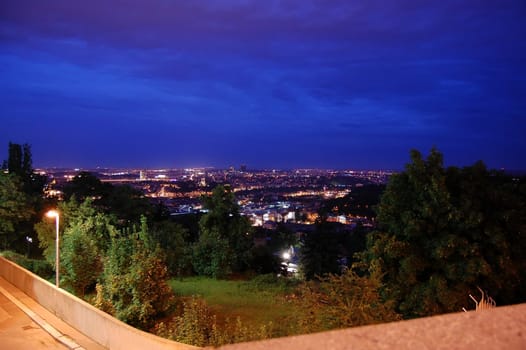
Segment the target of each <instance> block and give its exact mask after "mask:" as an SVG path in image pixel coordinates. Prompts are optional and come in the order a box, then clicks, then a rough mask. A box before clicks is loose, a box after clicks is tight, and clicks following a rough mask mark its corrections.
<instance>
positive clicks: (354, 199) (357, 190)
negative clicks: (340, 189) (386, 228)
mask: <svg viewBox="0 0 526 350" xmlns="http://www.w3.org/2000/svg"><path fill="white" fill-rule="evenodd" d="M384 190H385V185H378V184H367V185H365V186H362V187H354V188H353V190H352V191H351V192H350V193H349V194H347V195H346V196H345V197H343V198H334V199H329V200H327V201H325V202H324V203H323V205H322V207H321V208H320V211H321V212H322V213H333V214H335V215H341V214H344V215H353V216H365V217H368V218H374V217H376V212H375V211H374V207H375V206H376V205H378V203H379V202H380V197H381V195H382V193H383V191H384Z"/></svg>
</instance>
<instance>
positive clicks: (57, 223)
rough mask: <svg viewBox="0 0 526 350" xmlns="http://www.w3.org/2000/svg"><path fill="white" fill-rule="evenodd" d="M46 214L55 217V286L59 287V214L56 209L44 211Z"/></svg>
mask: <svg viewBox="0 0 526 350" xmlns="http://www.w3.org/2000/svg"><path fill="white" fill-rule="evenodd" d="M46 216H47V217H48V218H55V226H56V228H57V237H56V239H55V285H56V286H57V288H58V287H59V283H58V279H59V265H60V261H59V257H60V248H59V235H58V226H59V221H60V219H59V214H58V211H56V210H50V211H48V212H47V213H46Z"/></svg>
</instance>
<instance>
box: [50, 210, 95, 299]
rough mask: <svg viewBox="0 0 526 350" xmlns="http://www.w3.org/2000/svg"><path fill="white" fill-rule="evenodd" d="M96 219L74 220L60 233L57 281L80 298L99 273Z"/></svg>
mask: <svg viewBox="0 0 526 350" xmlns="http://www.w3.org/2000/svg"><path fill="white" fill-rule="evenodd" d="M95 222H97V217H95V218H93V217H90V218H87V219H86V220H84V221H81V220H78V221H76V222H75V223H74V224H72V225H71V226H70V227H68V228H67V229H66V230H65V231H64V235H63V239H62V241H63V244H62V248H61V254H60V259H61V264H62V269H61V271H62V273H61V280H62V282H63V283H64V285H65V286H69V287H71V288H73V290H74V292H75V294H77V295H79V296H81V297H83V296H84V294H85V292H86V291H87V289H88V288H89V287H94V286H95V284H96V282H97V280H98V279H99V277H100V275H101V273H102V253H103V252H102V251H101V250H100V249H99V247H98V245H97V241H98V238H99V237H98V235H97V231H96V227H95V226H96V225H95Z"/></svg>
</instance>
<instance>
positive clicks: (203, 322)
mask: <svg viewBox="0 0 526 350" xmlns="http://www.w3.org/2000/svg"><path fill="white" fill-rule="evenodd" d="M182 308H183V310H182V313H181V315H179V316H175V317H173V318H172V319H171V320H169V321H168V322H166V323H165V322H161V323H159V324H157V326H156V327H155V329H154V332H155V334H157V335H159V336H161V337H165V338H169V339H172V340H175V341H178V342H181V343H185V344H190V345H195V346H201V347H204V346H220V345H225V344H232V343H238V342H245V341H251V340H260V339H268V338H270V337H271V336H272V330H273V325H272V323H271V322H269V323H268V324H266V325H263V326H260V327H250V326H247V325H246V324H244V323H243V322H242V321H241V318H240V317H237V318H236V319H235V321H232V319H230V318H227V319H226V320H224V322H218V320H217V316H216V315H215V314H213V313H212V311H211V310H210V308H209V306H208V304H207V303H206V301H205V300H204V299H202V298H198V297H195V296H194V297H191V298H189V299H187V300H185V301H184V302H183V305H182Z"/></svg>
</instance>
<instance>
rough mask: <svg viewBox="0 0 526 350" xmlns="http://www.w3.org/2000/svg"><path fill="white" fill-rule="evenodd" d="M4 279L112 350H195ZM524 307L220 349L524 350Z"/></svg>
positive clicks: (54, 293)
mask: <svg viewBox="0 0 526 350" xmlns="http://www.w3.org/2000/svg"><path fill="white" fill-rule="evenodd" d="M0 276H2V277H3V278H4V279H6V280H7V281H8V282H10V283H11V284H13V285H14V286H16V287H18V289H20V290H22V291H23V292H24V293H26V294H27V295H28V296H29V297H31V298H32V299H34V300H35V301H37V302H38V303H39V304H40V305H42V306H44V307H45V308H46V309H48V310H49V311H51V312H53V313H54V314H56V315H57V316H58V317H60V318H61V319H62V320H64V321H65V322H67V323H68V324H70V325H71V326H73V327H75V328H76V329H77V330H79V331H80V332H82V333H84V334H85V335H87V336H88V337H90V338H92V339H93V340H95V341H96V342H98V343H99V344H101V345H103V346H105V347H107V348H109V349H162V350H164V349H196V348H195V347H192V346H189V345H185V344H181V343H177V342H172V341H169V340H166V339H163V338H159V337H156V336H154V335H152V334H149V333H146V332H142V331H139V330H137V329H135V328H133V327H130V326H128V325H126V324H125V323H123V322H120V321H118V320H117V319H115V318H113V317H111V316H109V315H108V314H106V313H104V312H102V311H100V310H98V309H96V308H95V307H93V306H92V305H90V304H88V303H86V302H84V301H83V300H81V299H79V298H77V297H75V296H73V295H71V294H69V293H67V292H65V291H63V290H61V289H57V288H56V287H55V286H54V285H53V284H51V283H49V282H47V281H45V280H43V279H42V278H40V277H38V276H36V275H34V274H32V273H31V272H29V271H27V270H25V269H23V268H21V267H20V266H18V265H16V264H14V263H12V262H10V261H8V260H6V259H4V258H2V257H0ZM525 348H526V304H519V305H513V306H505V307H497V308H493V309H489V310H485V311H481V312H474V311H471V312H459V313H454V314H447V315H441V316H435V317H426V318H420V319H414V320H409V321H401V322H393V323H387V324H380V325H373V326H365V327H356V328H348V329H343V330H335V331H329V332H323V333H316V334H309V335H300V336H292V337H285V338H276V339H270V340H263V341H257V342H250V343H240V344H232V345H226V346H223V347H221V349H226V350H245V349H256V350H257V349H261V350H269V349H334V350H340V349H341V350H343V349H395V350H396V349H475V350H480V349H506V350H514V349H521V350H522V349H525Z"/></svg>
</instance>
